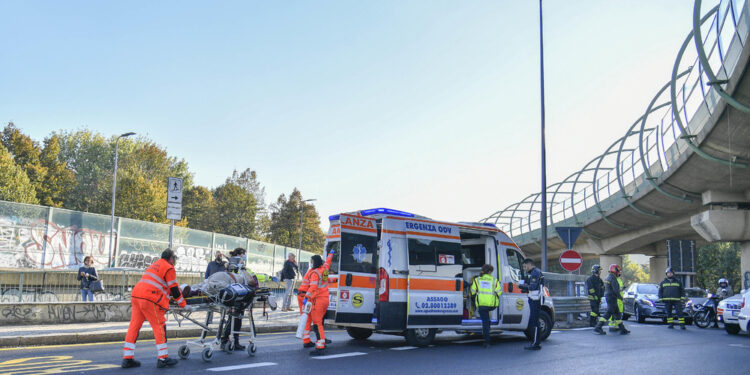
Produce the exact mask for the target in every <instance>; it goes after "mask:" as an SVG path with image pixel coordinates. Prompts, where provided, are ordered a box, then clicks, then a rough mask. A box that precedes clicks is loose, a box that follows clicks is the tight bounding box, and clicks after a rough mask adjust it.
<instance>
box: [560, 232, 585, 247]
mask: <svg viewBox="0 0 750 375" xmlns="http://www.w3.org/2000/svg"><path fill="white" fill-rule="evenodd" d="M555 230H557V235H558V236H560V238H562V240H563V242H565V246H567V247H568V249H572V248H573V244H574V243H576V240H577V239H578V236H580V235H581V231H583V228H582V227H555Z"/></svg>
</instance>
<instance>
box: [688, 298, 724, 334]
mask: <svg viewBox="0 0 750 375" xmlns="http://www.w3.org/2000/svg"><path fill="white" fill-rule="evenodd" d="M720 300H721V297H719V296H716V295H713V294H711V293H709V294H708V299H707V300H706V302H705V303H704V304H702V305H697V306H693V309H694V310H695V313H694V315H693V322H695V325H696V326H698V327H699V328H708V327H709V326H710V325H711V324H712V323H713V324H718V320H717V318H718V317H717V314H716V308H717V307H718V306H719V301H720Z"/></svg>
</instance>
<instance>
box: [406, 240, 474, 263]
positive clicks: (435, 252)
mask: <svg viewBox="0 0 750 375" xmlns="http://www.w3.org/2000/svg"><path fill="white" fill-rule="evenodd" d="M461 255H462V254H461V244H460V243H455V242H443V241H430V240H423V239H416V238H410V239H409V265H410V266H420V265H427V266H444V265H459V267H460V265H461V263H462V258H461ZM459 271H460V269H459Z"/></svg>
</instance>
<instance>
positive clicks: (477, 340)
mask: <svg viewBox="0 0 750 375" xmlns="http://www.w3.org/2000/svg"><path fill="white" fill-rule="evenodd" d="M480 341H484V339H471V340H459V341H453V343H454V344H468V343H470V342H480Z"/></svg>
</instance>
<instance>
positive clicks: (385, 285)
mask: <svg viewBox="0 0 750 375" xmlns="http://www.w3.org/2000/svg"><path fill="white" fill-rule="evenodd" d="M378 278H379V279H380V288H378V294H379V295H380V298H379V299H378V300H379V301H380V302H388V295H389V294H390V291H391V287H390V286H389V284H390V283H389V282H388V281H389V277H388V271H386V270H385V268H383V267H380V271H379V272H378Z"/></svg>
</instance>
